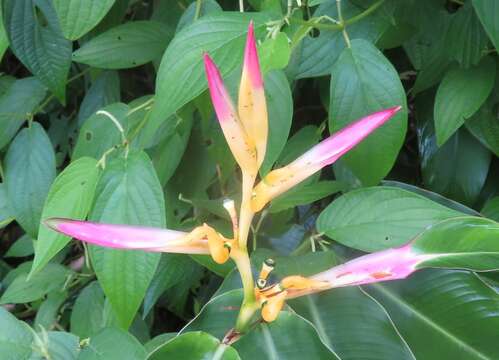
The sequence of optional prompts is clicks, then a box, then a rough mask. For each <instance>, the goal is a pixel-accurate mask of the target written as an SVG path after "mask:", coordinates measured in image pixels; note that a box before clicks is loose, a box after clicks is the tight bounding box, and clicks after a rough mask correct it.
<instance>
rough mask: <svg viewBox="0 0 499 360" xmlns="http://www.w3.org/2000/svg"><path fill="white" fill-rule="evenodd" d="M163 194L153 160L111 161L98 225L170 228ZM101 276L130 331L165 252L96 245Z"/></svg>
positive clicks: (98, 204)
mask: <svg viewBox="0 0 499 360" xmlns="http://www.w3.org/2000/svg"><path fill="white" fill-rule="evenodd" d="M165 218H166V216H165V203H164V197H163V191H162V189H161V185H160V184H159V181H158V178H157V176H156V173H155V172H154V168H153V166H152V163H151V161H150V159H149V158H148V156H147V155H146V154H145V153H143V152H131V153H130V154H128V156H127V157H126V158H123V157H117V158H114V159H113V160H111V161H109V163H108V164H107V166H106V169H105V171H104V172H103V174H102V176H101V178H100V181H99V183H98V185H97V190H96V199H95V202H94V207H93V210H92V212H91V215H90V219H91V220H94V221H100V222H106V223H115V224H131V225H147V226H157V227H164V226H165ZM90 253H91V259H92V263H93V265H94V268H95V272H96V274H97V278H98V279H99V282H100V284H101V286H102V288H103V289H104V292H105V294H106V296H107V297H108V298H109V301H110V303H111V305H112V307H113V309H114V311H115V313H116V316H117V318H118V321H119V324H120V326H122V327H123V328H127V327H128V326H129V325H130V324H131V322H132V320H133V318H134V316H135V313H136V312H137V310H138V308H139V306H140V303H141V302H142V299H143V298H144V295H145V293H146V290H147V287H148V286H149V283H150V281H151V279H152V277H153V275H154V272H155V270H156V266H157V264H158V261H159V258H160V254H156V253H147V252H143V251H126V250H117V249H109V248H104V247H99V246H92V247H91V252H90Z"/></svg>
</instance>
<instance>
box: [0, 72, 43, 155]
mask: <svg viewBox="0 0 499 360" xmlns="http://www.w3.org/2000/svg"><path fill="white" fill-rule="evenodd" d="M46 92H47V90H46V88H45V87H44V86H43V85H42V84H41V83H40V82H39V81H38V80H37V79H35V78H33V77H30V78H24V79H19V80H15V81H14V82H13V84H11V85H10V86H9V87H8V88H7V90H6V91H5V92H4V93H3V94H2V96H1V97H0V149H2V148H3V147H4V146H5V145H7V144H8V143H9V142H10V140H11V139H12V137H13V136H14V135H15V134H16V133H17V131H18V130H19V128H20V127H21V126H22V124H23V122H24V120H26V119H28V118H29V117H30V116H32V114H33V112H34V110H35V108H36V106H37V105H38V104H39V103H40V102H41V101H42V100H43V98H44V97H45V93H46Z"/></svg>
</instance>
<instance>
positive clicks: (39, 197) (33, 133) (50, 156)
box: [5, 122, 55, 239]
mask: <svg viewBox="0 0 499 360" xmlns="http://www.w3.org/2000/svg"><path fill="white" fill-rule="evenodd" d="M54 178H55V154H54V149H53V148H52V144H51V142H50V139H49V137H48V136H47V134H46V133H45V130H43V127H42V126H41V125H40V124H38V123H37V122H33V123H32V124H31V127H28V128H25V129H23V130H22V131H21V132H20V133H19V134H18V135H17V136H16V138H15V139H14V141H12V143H11V144H10V146H9V150H8V152H7V155H6V157H5V185H6V187H7V196H8V199H9V204H10V208H11V210H12V215H14V217H15V219H16V221H17V222H18V223H19V224H20V225H21V226H22V228H23V229H24V230H25V231H26V232H27V233H28V234H29V235H30V236H31V237H32V238H35V239H36V235H37V232H38V227H39V225H40V216H41V214H42V209H43V204H44V202H45V198H46V197H47V194H48V192H49V189H50V185H51V184H52V181H53V180H54Z"/></svg>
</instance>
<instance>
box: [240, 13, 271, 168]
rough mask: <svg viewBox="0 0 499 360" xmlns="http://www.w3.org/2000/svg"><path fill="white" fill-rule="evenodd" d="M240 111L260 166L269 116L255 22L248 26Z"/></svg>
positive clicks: (263, 156)
mask: <svg viewBox="0 0 499 360" xmlns="http://www.w3.org/2000/svg"><path fill="white" fill-rule="evenodd" d="M238 112H239V117H240V119H241V122H242V124H243V126H244V129H245V130H246V133H247V134H248V137H249V139H250V140H251V141H252V142H253V143H254V144H255V147H256V152H257V160H258V166H260V165H261V164H262V162H263V160H264V158H265V152H266V150H267V137H268V116H267V104H266V100H265V92H264V88H263V78H262V73H261V70H260V63H259V60H258V52H257V49H256V40H255V30H254V27H253V22H250V24H249V26H248V37H247V38H246V47H245V49H244V63H243V73H242V75H241V83H240V85H239V102H238Z"/></svg>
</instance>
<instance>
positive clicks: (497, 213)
mask: <svg viewBox="0 0 499 360" xmlns="http://www.w3.org/2000/svg"><path fill="white" fill-rule="evenodd" d="M480 212H481V213H482V214H483V216H485V217H488V218H489V219H492V220H495V221H499V196H496V197H494V198H492V199H490V200H489V201H487V202H486V203H485V205H484V207H483V209H482V211H480Z"/></svg>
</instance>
